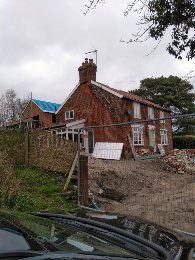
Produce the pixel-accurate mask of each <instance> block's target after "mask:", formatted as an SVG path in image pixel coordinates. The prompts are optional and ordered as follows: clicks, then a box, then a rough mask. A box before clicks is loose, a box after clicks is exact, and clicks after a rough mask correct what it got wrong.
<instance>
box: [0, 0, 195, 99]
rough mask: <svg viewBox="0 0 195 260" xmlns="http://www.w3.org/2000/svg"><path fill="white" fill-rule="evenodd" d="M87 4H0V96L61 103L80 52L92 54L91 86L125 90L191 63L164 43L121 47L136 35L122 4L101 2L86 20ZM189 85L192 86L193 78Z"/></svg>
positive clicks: (74, 79) (3, 0)
mask: <svg viewBox="0 0 195 260" xmlns="http://www.w3.org/2000/svg"><path fill="white" fill-rule="evenodd" d="M87 2H88V0H0V94H2V93H3V92H5V91H6V90H7V89H10V88H13V89H15V90H16V92H17V94H18V95H19V96H21V97H24V96H26V95H28V94H29V93H30V92H31V91H32V93H33V97H34V98H37V99H42V100H48V101H53V102H59V103H61V102H63V100H64V99H65V98H66V96H67V95H68V94H69V93H70V91H71V90H72V89H73V88H74V87H75V85H76V84H77V83H78V67H79V66H80V65H81V63H82V61H83V60H84V58H85V57H88V58H94V57H93V55H91V56H86V55H85V52H87V51H91V50H94V49H97V50H98V64H97V65H98V72H97V81H99V82H102V83H105V84H108V85H110V86H112V87H115V88H118V89H123V90H125V91H128V90H131V89H134V88H136V87H138V86H139V82H140V80H142V79H144V78H146V77H159V76H162V75H163V76H169V75H177V76H179V77H182V76H184V75H185V74H187V73H188V72H189V71H191V70H193V69H195V61H187V60H182V61H180V60H176V59H175V58H174V57H172V56H170V55H168V53H167V52H166V50H165V48H166V45H167V38H166V39H164V40H163V41H162V42H161V44H160V45H159V47H158V48H157V50H156V51H155V52H153V53H152V54H151V55H149V56H146V55H147V54H148V53H150V52H151V50H152V49H153V48H154V46H155V45H156V42H155V41H152V40H150V41H148V42H146V43H143V44H141V43H140V44H138V43H131V44H124V43H121V42H120V40H121V39H124V40H128V39H129V38H130V37H131V34H132V33H135V32H136V31H137V27H136V24H135V23H136V21H137V17H136V15H135V14H130V15H129V16H128V17H127V18H125V17H124V15H123V11H124V10H125V7H126V3H127V2H128V1H125V0H124V1H121V0H114V1H113V0H107V1H106V3H105V4H101V5H99V6H98V8H97V9H96V10H95V11H91V12H90V13H88V14H87V15H86V16H84V15H83V12H84V11H85V4H86V3H87ZM190 82H191V83H192V84H193V85H194V86H195V78H193V79H191V80H190Z"/></svg>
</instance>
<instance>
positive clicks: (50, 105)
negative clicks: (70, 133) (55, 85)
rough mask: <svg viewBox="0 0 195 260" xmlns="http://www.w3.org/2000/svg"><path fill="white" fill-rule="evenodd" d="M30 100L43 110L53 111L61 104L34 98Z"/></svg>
mask: <svg viewBox="0 0 195 260" xmlns="http://www.w3.org/2000/svg"><path fill="white" fill-rule="evenodd" d="M32 101H33V102H34V103H35V104H36V105H37V106H38V107H40V109H42V110H43V111H45V112H51V113H55V112H56V111H57V110H58V108H59V107H60V106H61V105H60V104H57V103H53V102H47V101H43V100H37V99H34V98H33V99H32Z"/></svg>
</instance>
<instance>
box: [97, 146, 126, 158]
mask: <svg viewBox="0 0 195 260" xmlns="http://www.w3.org/2000/svg"><path fill="white" fill-rule="evenodd" d="M122 150H123V143H106V142H97V143H96V144H95V147H94V151H93V154H92V156H93V157H95V158H99V159H109V160H120V158H121V154H122Z"/></svg>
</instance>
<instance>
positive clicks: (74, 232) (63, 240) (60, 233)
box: [17, 215, 163, 259]
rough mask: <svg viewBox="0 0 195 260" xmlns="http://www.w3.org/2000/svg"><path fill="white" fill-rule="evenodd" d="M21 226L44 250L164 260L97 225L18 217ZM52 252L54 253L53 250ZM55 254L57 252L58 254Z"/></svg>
mask: <svg viewBox="0 0 195 260" xmlns="http://www.w3.org/2000/svg"><path fill="white" fill-rule="evenodd" d="M17 222H20V224H21V225H22V226H23V227H24V228H25V230H29V231H30V232H33V234H34V237H35V239H36V240H37V241H38V242H40V243H41V244H42V245H43V246H44V247H47V248H48V246H50V247H51V248H53V249H54V250H56V251H63V252H67V253H81V254H85V253H86V254H94V255H112V256H121V257H122V256H124V257H126V256H131V257H134V256H140V257H146V259H163V258H161V257H160V255H159V253H158V251H157V250H154V249H153V248H150V247H149V246H146V245H144V244H142V243H140V242H137V241H134V240H133V239H132V240H130V239H126V240H125V238H124V237H122V238H121V237H120V236H118V235H117V234H114V233H111V232H107V231H106V230H105V229H101V228H99V229H98V228H97V227H94V226H93V225H81V224H79V222H77V221H67V220H62V219H58V218H53V219H45V218H41V217H37V216H36V217H35V216H29V217H27V218H26V217H24V216H22V215H20V216H17ZM53 249H52V250H53ZM54 250H53V251H54Z"/></svg>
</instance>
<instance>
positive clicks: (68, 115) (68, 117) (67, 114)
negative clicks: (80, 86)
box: [65, 110, 74, 120]
mask: <svg viewBox="0 0 195 260" xmlns="http://www.w3.org/2000/svg"><path fill="white" fill-rule="evenodd" d="M71 112H72V113H73V116H72V117H71V116H70V114H71ZM70 119H74V110H69V111H65V120H70Z"/></svg>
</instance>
